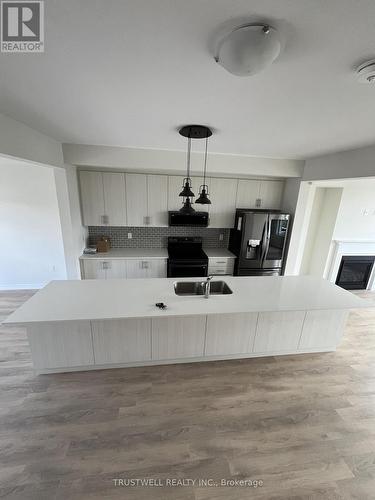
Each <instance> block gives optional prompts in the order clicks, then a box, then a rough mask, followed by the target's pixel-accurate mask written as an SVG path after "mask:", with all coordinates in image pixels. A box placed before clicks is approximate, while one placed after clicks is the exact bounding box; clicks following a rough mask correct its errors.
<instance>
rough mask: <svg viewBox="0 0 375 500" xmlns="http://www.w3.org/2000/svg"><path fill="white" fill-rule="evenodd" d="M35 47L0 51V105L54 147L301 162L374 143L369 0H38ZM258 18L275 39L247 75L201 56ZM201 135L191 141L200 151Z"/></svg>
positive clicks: (374, 11)
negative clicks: (199, 130)
mask: <svg viewBox="0 0 375 500" xmlns="http://www.w3.org/2000/svg"><path fill="white" fill-rule="evenodd" d="M45 4H46V20H45V29H46V36H45V47H46V51H45V53H44V54H1V55H0V64H1V71H0V111H1V112H3V113H4V114H6V115H8V116H11V117H12V118H15V119H16V120H19V121H21V122H23V123H25V124H27V125H29V126H31V127H33V128H35V129H37V130H39V131H41V132H44V133H46V134H48V135H50V136H52V137H54V138H56V139H58V140H60V141H62V142H68V143H81V144H96V145H111V146H127V147H136V148H156V149H172V150H181V149H184V148H185V146H186V144H185V140H184V139H183V138H181V137H180V136H179V135H178V134H177V133H176V129H177V128H178V126H179V125H182V124H187V123H192V122H193V123H202V124H206V125H209V126H212V127H213V128H214V129H215V134H214V136H213V137H212V140H211V145H210V150H211V151H214V152H217V153H230V154H241V155H253V156H263V157H274V158H307V157H311V156H314V155H321V154H324V153H326V152H331V151H337V150H344V149H351V148H355V147H360V146H362V145H365V144H370V143H374V142H375V128H374V122H373V120H374V119H373V116H374V112H375V85H373V86H370V85H361V84H359V83H357V81H356V78H355V76H354V74H353V68H354V67H356V66H357V65H358V64H359V63H361V62H363V60H366V59H369V58H373V57H375V38H374V30H373V20H374V18H375V2H374V1H373V0H355V1H353V0H231V1H230V2H229V1H228V0H204V1H203V0H189V1H186V0H136V1H135V0H105V1H104V0H101V1H97V0H64V1H61V0H48V1H47V2H45ZM258 20H262V21H263V20H266V21H268V22H270V24H272V25H274V26H276V27H278V28H279V29H280V31H281V33H282V35H283V38H284V40H285V48H284V51H283V53H282V54H281V56H280V58H279V59H278V60H277V61H276V62H275V63H274V64H273V65H272V66H271V67H270V68H268V69H267V70H266V71H264V72H263V73H260V74H258V75H256V76H254V77H250V78H239V77H234V76H232V75H231V74H229V73H227V72H226V71H225V70H224V69H223V68H222V67H221V66H219V65H217V64H216V63H215V61H214V59H213V57H212V53H213V47H214V46H215V41H216V40H217V39H218V37H220V34H221V33H223V32H226V30H228V29H230V28H231V27H234V26H236V25H239V24H242V23H243V22H247V21H258ZM197 142H200V144H199V148H200V147H201V146H202V144H201V142H202V141H197Z"/></svg>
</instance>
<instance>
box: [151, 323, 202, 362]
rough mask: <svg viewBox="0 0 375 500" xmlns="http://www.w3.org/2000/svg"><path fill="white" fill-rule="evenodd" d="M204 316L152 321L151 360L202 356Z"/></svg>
mask: <svg viewBox="0 0 375 500" xmlns="http://www.w3.org/2000/svg"><path fill="white" fill-rule="evenodd" d="M205 329H206V316H189V317H169V318H154V319H152V333H151V335H152V359H179V358H193V357H196V356H203V353H204V337H205Z"/></svg>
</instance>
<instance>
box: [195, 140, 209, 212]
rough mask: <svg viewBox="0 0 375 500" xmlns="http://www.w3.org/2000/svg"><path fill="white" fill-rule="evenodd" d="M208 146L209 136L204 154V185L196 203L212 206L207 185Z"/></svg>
mask: <svg viewBox="0 0 375 500" xmlns="http://www.w3.org/2000/svg"><path fill="white" fill-rule="evenodd" d="M207 146H208V136H207V137H206V148H205V152H204V171H203V184H202V185H201V187H200V188H199V198H197V199H196V200H195V203H200V204H201V205H211V200H210V199H209V197H208V186H207V184H206V171H207Z"/></svg>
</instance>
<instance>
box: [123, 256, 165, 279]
mask: <svg viewBox="0 0 375 500" xmlns="http://www.w3.org/2000/svg"><path fill="white" fill-rule="evenodd" d="M126 276H127V278H166V276H167V261H166V259H129V260H127V261H126Z"/></svg>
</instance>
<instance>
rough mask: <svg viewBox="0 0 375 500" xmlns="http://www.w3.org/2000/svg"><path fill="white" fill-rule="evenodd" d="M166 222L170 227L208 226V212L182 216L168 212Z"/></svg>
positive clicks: (175, 212) (174, 212)
mask: <svg viewBox="0 0 375 500" xmlns="http://www.w3.org/2000/svg"><path fill="white" fill-rule="evenodd" d="M168 215H169V217H168V222H169V225H170V226H200V227H207V226H208V220H209V217H208V212H194V213H192V214H183V213H181V212H178V211H170V212H168Z"/></svg>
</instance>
